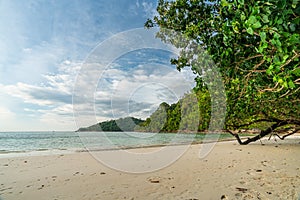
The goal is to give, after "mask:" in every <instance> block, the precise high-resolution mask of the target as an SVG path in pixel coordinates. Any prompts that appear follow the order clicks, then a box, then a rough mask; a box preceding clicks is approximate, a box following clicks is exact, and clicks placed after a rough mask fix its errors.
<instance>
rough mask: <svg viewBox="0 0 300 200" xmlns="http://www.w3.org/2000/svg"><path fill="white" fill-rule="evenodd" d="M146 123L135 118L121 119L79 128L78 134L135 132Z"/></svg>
mask: <svg viewBox="0 0 300 200" xmlns="http://www.w3.org/2000/svg"><path fill="white" fill-rule="evenodd" d="M142 122H145V121H144V120H141V119H137V118H134V117H126V118H120V119H117V120H109V121H104V122H100V123H98V124H94V125H92V126H89V127H85V128H79V129H78V130H77V131H78V132H88V131H95V132H96V131H118V132H123V131H134V128H135V127H136V126H137V125H139V124H140V123H142Z"/></svg>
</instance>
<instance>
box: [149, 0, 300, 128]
mask: <svg viewBox="0 0 300 200" xmlns="http://www.w3.org/2000/svg"><path fill="white" fill-rule="evenodd" d="M157 12H158V15H157V16H155V17H154V18H153V19H149V20H148V21H147V22H146V24H145V26H146V27H148V28H151V27H153V26H158V27H159V28H160V31H159V33H158V34H157V37H158V38H160V39H161V40H162V41H164V42H167V43H171V44H173V45H174V46H176V47H178V48H181V49H182V50H181V52H180V55H179V57H178V58H176V59H172V60H171V63H173V64H175V65H176V66H177V69H178V70H180V69H182V68H183V67H186V66H190V67H191V68H192V70H193V71H195V72H196V73H198V75H199V76H198V77H197V79H196V81H197V87H196V88H195V89H196V90H201V91H205V90H206V91H207V87H208V86H207V85H208V84H207V83H208V82H207V81H205V73H207V72H208V71H209V67H206V66H207V64H206V63H205V62H206V60H207V59H206V58H205V57H204V56H203V54H202V52H203V51H202V50H204V51H205V52H206V53H207V54H209V55H210V58H211V59H212V60H213V62H214V63H215V65H216V66H217V67H218V69H219V72H220V73H221V75H222V78H223V82H224V85H225V91H226V96H227V117H226V128H240V127H243V126H244V125H243V124H246V125H247V126H248V125H249V124H251V123H254V122H261V121H264V120H265V121H267V122H270V123H271V124H273V125H274V123H279V124H278V126H281V124H280V123H281V122H282V121H286V122H288V124H295V125H298V126H299V125H300V119H299V113H300V104H299V101H300V100H299V97H300V66H299V56H300V52H299V44H300V33H299V31H300V27H299V22H300V18H299V14H300V4H299V0H261V1H255V0H249V1H244V0H214V1H207V0H174V1H165V0H160V1H159V3H158V7H157ZM170 30H173V31H170ZM174 31H175V32H174ZM182 36H183V37H185V38H187V40H188V41H189V42H179V37H182ZM199 49H201V50H199ZM195 54H197V56H195ZM197 63H201V64H202V65H203V66H202V71H199V70H198V69H197V68H196V64H197ZM203 83H206V84H203ZM211 95H212V94H211ZM246 125H245V126H246ZM278 126H274V127H275V128H277V127H278ZM271 131H272V130H271Z"/></svg>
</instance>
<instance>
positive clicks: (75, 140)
mask: <svg viewBox="0 0 300 200" xmlns="http://www.w3.org/2000/svg"><path fill="white" fill-rule="evenodd" d="M230 137H231V136H230V135H229V134H186V133H140V132H56V131H51V132H0V157H18V156H34V155H48V154H61V153H73V152H78V151H92V150H112V149H120V148H122V149H124V148H140V147H151V146H164V145H178V144H179V145H180V144H191V143H200V142H208V141H210V142H211V141H218V140H220V139H222V140H223V139H227V138H230Z"/></svg>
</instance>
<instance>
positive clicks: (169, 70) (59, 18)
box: [0, 0, 193, 131]
mask: <svg viewBox="0 0 300 200" xmlns="http://www.w3.org/2000/svg"><path fill="white" fill-rule="evenodd" d="M156 3H157V1H156V0H95V1H92V0H90V1H89V0H86V1H81V0H78V1H77V0H51V1H42V0H27V1H18V0H2V1H0V33H1V34H0V98H1V101H0V131H41V130H44V131H46V130H71V131H73V130H76V129H77V128H78V126H87V125H91V124H90V123H91V122H93V120H86V122H84V119H89V117H91V118H93V119H95V120H96V121H102V120H107V119H112V118H118V117H125V116H135V117H139V118H145V117H147V116H149V115H150V114H151V112H153V111H154V110H155V109H156V108H157V106H158V105H159V103H161V102H163V101H166V102H168V103H172V102H176V101H177V100H178V98H179V97H180V96H182V94H183V93H184V92H186V91H187V90H188V89H190V88H191V85H189V84H192V82H189V81H187V82H186V83H184V81H183V79H185V78H186V77H188V78H189V80H193V78H192V74H191V73H190V72H189V71H184V72H183V73H181V72H180V73H179V72H177V71H176V70H175V69H174V67H173V66H171V65H169V59H170V58H171V57H172V56H174V52H170V51H166V50H162V49H159V48H157V49H151V48H147V45H144V46H145V47H146V48H144V49H126V48H125V50H124V51H120V52H119V51H118V49H122V45H123V44H122V43H121V42H119V43H118V41H119V40H118V39H116V38H114V37H115V36H117V38H118V37H119V38H120V37H121V36H122V37H123V39H124V38H125V40H126V41H127V39H128V38H126V37H135V40H130V38H129V39H128V40H130V41H131V43H132V44H126V45H127V46H132V45H133V46H134V45H136V44H139V43H140V40H141V38H142V39H143V37H141V38H140V39H136V38H138V37H137V36H136V35H135V36H134V34H132V33H130V34H126V32H128V31H129V32H130V31H132V30H137V31H133V32H139V31H140V29H137V28H143V24H144V22H145V21H146V19H147V18H150V17H151V16H153V15H154V14H155V8H156ZM124 32H125V34H123V33H124ZM142 32H143V31H142ZM130 35H131V36H130ZM147 37H148V36H147ZM106 41H112V43H113V46H109V45H107V44H109V42H108V43H107V42H106ZM116 41H117V43H116ZM120 41H121V40H120ZM149 41H150V43H151V40H149ZM149 41H146V43H147V42H148V43H149ZM105 42H106V43H105ZM129 43H130V42H129ZM105 44H106V46H105ZM150 46H151V45H150ZM116 52H117V53H116ZM107 55H114V56H115V57H114V59H113V60H110V63H106V65H105V67H104V66H103V63H102V64H101V63H100V64H99V62H101V61H100V60H99V59H100V58H101V59H102V60H103V58H104V57H105V56H106V57H112V56H107ZM106 57H105V58H106ZM95 58H98V60H97V59H95ZM104 60H105V59H104ZM182 76H184V78H182ZM74 109H75V113H74ZM80 121H82V123H80Z"/></svg>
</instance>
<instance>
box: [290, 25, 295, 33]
mask: <svg viewBox="0 0 300 200" xmlns="http://www.w3.org/2000/svg"><path fill="white" fill-rule="evenodd" d="M290 29H291V31H292V32H294V31H295V30H296V26H295V24H291V25H290Z"/></svg>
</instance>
